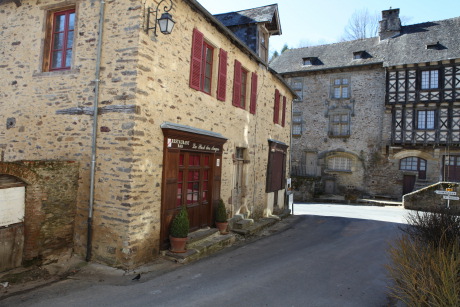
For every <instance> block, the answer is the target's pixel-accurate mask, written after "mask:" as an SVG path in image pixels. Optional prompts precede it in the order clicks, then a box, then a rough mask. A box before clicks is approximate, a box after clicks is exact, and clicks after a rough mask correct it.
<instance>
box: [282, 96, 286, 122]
mask: <svg viewBox="0 0 460 307" xmlns="http://www.w3.org/2000/svg"><path fill="white" fill-rule="evenodd" d="M285 124H286V96H283V115H282V117H281V126H283V127H284V125H285Z"/></svg>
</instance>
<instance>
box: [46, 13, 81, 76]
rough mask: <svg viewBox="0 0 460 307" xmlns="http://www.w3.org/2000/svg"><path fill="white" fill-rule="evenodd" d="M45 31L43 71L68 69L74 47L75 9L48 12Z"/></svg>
mask: <svg viewBox="0 0 460 307" xmlns="http://www.w3.org/2000/svg"><path fill="white" fill-rule="evenodd" d="M46 29H47V30H46V38H45V54H44V57H43V59H44V60H43V71H57V70H68V69H70V68H71V66H72V53H73V47H74V32H75V8H70V9H66V10H60V11H53V12H50V13H49V15H48V19H47V28H46Z"/></svg>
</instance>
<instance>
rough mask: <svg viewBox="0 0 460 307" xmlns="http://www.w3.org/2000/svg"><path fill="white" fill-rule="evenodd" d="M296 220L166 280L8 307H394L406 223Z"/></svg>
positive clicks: (64, 286)
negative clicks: (393, 255) (393, 261)
mask: <svg viewBox="0 0 460 307" xmlns="http://www.w3.org/2000/svg"><path fill="white" fill-rule="evenodd" d="M326 206H329V205H326ZM307 208H310V209H312V208H313V207H312V206H310V207H307V206H304V209H302V210H306V209H307ZM325 208H326V207H325ZM328 208H330V209H333V208H334V207H328ZM341 208H342V209H345V207H341ZM365 209H366V208H365ZM365 209H362V208H361V207H355V210H356V214H360V213H361V210H365ZM299 212H301V211H300V206H299V208H296V213H299ZM289 219H291V223H290V224H286V225H287V226H286V227H287V229H284V230H283V231H278V232H275V233H273V235H271V236H266V237H262V238H261V239H259V240H256V241H254V242H252V243H250V244H246V245H242V246H235V247H232V248H229V249H227V250H225V251H224V252H221V253H219V254H217V255H215V256H211V257H209V258H206V259H203V260H201V261H198V262H196V263H193V264H189V265H186V266H181V267H179V268H178V269H176V270H174V271H171V272H168V273H166V274H164V275H161V276H156V277H151V278H149V277H143V278H141V281H139V282H130V283H128V284H125V285H120V286H114V285H107V284H98V283H93V284H91V285H86V286H82V283H83V282H84V281H79V280H65V281H63V282H60V283H57V284H54V285H52V286H50V287H46V288H43V289H39V290H36V291H33V292H32V293H27V294H23V295H20V296H15V297H11V298H9V299H6V300H5V301H3V302H2V301H0V306H46V307H49V306H66V307H70V306H85V307H89V306H112V307H113V306H213V307H214V306H328V307H330V306H341V307H342V306H353V307H359V306H365V307H367V306H372V307H375V306H377V307H379V306H389V305H388V298H387V289H386V287H387V282H388V280H387V279H386V274H385V269H384V264H385V263H387V257H386V254H385V251H386V248H387V246H388V242H389V241H390V240H391V239H393V238H395V237H396V236H397V235H398V234H399V229H398V224H395V223H388V222H382V221H375V220H369V219H352V218H343V217H328V216H326V217H325V216H314V215H301V216H295V217H290V218H289ZM282 223H286V221H284V222H282Z"/></svg>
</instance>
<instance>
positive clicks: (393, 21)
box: [379, 8, 401, 41]
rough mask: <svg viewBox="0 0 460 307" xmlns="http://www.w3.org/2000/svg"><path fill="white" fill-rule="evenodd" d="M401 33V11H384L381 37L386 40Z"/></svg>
mask: <svg viewBox="0 0 460 307" xmlns="http://www.w3.org/2000/svg"><path fill="white" fill-rule="evenodd" d="M399 33H401V19H400V18H399V9H391V8H390V9H389V10H385V11H382V20H380V29H379V36H380V40H381V41H382V40H384V39H387V38H390V37H393V36H395V35H398V34H399Z"/></svg>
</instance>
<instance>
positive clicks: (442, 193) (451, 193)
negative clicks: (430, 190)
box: [434, 190, 457, 195]
mask: <svg viewBox="0 0 460 307" xmlns="http://www.w3.org/2000/svg"><path fill="white" fill-rule="evenodd" d="M434 192H435V193H436V194H440V195H457V192H452V191H443V190H436V191H434Z"/></svg>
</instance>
